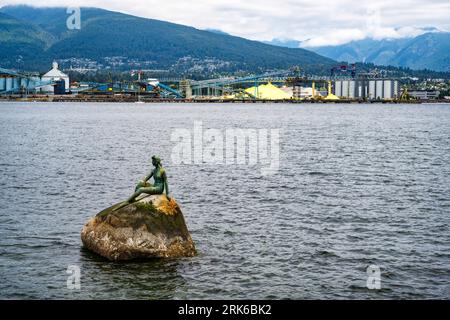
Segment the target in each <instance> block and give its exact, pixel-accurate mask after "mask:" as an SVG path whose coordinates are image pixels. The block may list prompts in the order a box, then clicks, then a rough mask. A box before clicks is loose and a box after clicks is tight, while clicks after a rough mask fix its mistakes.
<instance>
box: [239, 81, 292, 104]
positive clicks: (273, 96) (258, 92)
mask: <svg viewBox="0 0 450 320" xmlns="http://www.w3.org/2000/svg"><path fill="white" fill-rule="evenodd" d="M245 92H246V93H247V94H248V95H250V96H252V97H255V98H257V99H262V100H288V99H291V98H292V97H291V96H290V95H289V94H287V93H286V92H284V91H283V90H281V89H280V88H277V87H275V86H274V85H273V84H272V83H270V82H269V83H268V84H262V85H260V86H258V87H251V88H248V89H246V90H245Z"/></svg>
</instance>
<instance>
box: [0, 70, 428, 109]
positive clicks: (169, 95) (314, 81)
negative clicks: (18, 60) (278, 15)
mask: <svg viewBox="0 0 450 320" xmlns="http://www.w3.org/2000/svg"><path fill="white" fill-rule="evenodd" d="M336 70H338V71H336ZM136 74H137V75H138V78H137V80H134V81H120V82H113V81H111V82H109V83H94V82H72V83H71V82H70V79H69V76H68V75H67V74H65V73H64V72H62V71H60V70H59V67H58V63H57V62H56V61H55V62H53V64H52V69H51V70H50V71H48V72H47V73H45V74H44V75H42V76H39V75H38V74H28V73H21V72H17V71H14V70H7V69H2V68H0V99H7V100H31V101H105V102H106V101H107V102H138V103H143V102H161V101H171V102H333V103H351V102H397V101H401V102H407V101H410V100H413V101H415V102H417V101H418V100H417V98H415V97H414V96H411V95H410V94H409V93H408V90H407V89H406V87H404V88H402V85H401V82H400V81H399V80H398V79H390V78H386V77H381V76H380V75H379V74H378V73H376V72H372V73H357V72H356V68H355V67H354V65H352V66H347V65H343V66H338V67H335V68H333V69H332V70H331V75H330V76H313V75H312V76H307V75H304V74H302V73H301V72H300V68H299V67H295V68H292V69H291V70H288V71H278V72H267V73H264V74H261V75H250V76H247V77H225V78H218V79H208V80H189V79H183V78H179V79H177V78H171V79H156V78H145V77H144V72H141V71H137V72H136ZM424 97H425V99H423V98H422V99H421V100H422V101H428V100H436V99H437V95H433V94H431V93H430V94H427V95H424ZM428 97H430V98H428Z"/></svg>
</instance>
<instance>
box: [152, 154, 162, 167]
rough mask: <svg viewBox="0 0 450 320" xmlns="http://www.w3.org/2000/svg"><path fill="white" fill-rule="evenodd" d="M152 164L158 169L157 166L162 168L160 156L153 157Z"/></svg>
mask: <svg viewBox="0 0 450 320" xmlns="http://www.w3.org/2000/svg"><path fill="white" fill-rule="evenodd" d="M152 164H153V165H154V166H155V167H156V166H160V165H161V158H160V157H158V156H153V157H152Z"/></svg>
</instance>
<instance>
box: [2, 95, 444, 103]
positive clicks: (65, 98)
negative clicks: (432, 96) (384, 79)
mask: <svg viewBox="0 0 450 320" xmlns="http://www.w3.org/2000/svg"><path fill="white" fill-rule="evenodd" d="M2 101H8V102H10V101H13V102H87V103H90V102H92V103H99V102H105V103H223V104H230V103H231V104H233V103H284V104H286V103H292V104H304V103H306V104H316V103H318V104H330V103H332V104H447V103H450V100H444V99H437V100H367V101H365V100H356V99H345V100H344V99H341V100H291V99H289V100H264V99H255V100H249V99H220V98H196V99H164V98H141V99H140V100H139V99H138V98H137V97H135V96H126V95H114V96H113V95H28V96H3V97H1V96H0V102H2Z"/></svg>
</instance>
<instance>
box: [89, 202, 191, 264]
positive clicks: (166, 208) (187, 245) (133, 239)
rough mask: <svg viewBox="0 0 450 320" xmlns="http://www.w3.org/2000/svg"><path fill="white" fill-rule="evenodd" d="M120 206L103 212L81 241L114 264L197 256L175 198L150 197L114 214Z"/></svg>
mask: <svg viewBox="0 0 450 320" xmlns="http://www.w3.org/2000/svg"><path fill="white" fill-rule="evenodd" d="M118 206H119V205H115V206H112V207H110V208H108V209H106V210H103V211H102V212H100V213H99V214H97V216H95V217H94V218H92V219H91V220H90V221H89V222H88V223H87V224H86V225H85V226H84V228H83V230H82V231H81V240H82V241H83V244H84V245H85V247H87V248H88V249H90V250H92V251H94V252H96V253H98V254H99V255H101V256H103V257H105V258H108V259H109V260H113V261H120V260H132V259H146V258H170V257H192V256H194V255H195V254H196V251H195V246H194V242H193V241H192V238H191V236H190V234H189V231H188V229H187V227H186V223H185V221H184V217H183V213H182V212H181V209H180V207H179V206H178V204H177V203H176V202H175V200H174V199H171V201H169V200H167V197H166V196H165V195H152V196H148V195H147V196H144V197H139V198H138V200H137V201H136V202H135V203H132V204H129V205H127V206H125V207H123V208H121V209H118V210H116V211H114V209H115V208H117V207H118Z"/></svg>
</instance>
